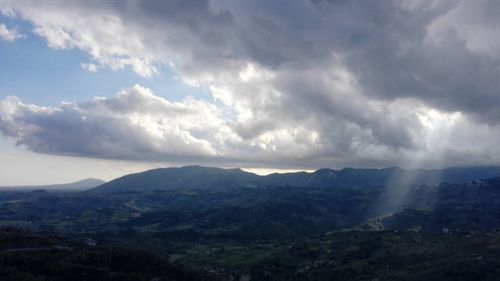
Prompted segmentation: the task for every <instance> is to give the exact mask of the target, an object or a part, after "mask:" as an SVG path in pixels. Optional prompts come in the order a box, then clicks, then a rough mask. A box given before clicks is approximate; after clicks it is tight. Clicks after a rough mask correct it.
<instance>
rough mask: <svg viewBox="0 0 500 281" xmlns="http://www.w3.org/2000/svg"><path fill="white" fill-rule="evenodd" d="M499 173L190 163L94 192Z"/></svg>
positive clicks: (393, 181) (498, 170)
mask: <svg viewBox="0 0 500 281" xmlns="http://www.w3.org/2000/svg"><path fill="white" fill-rule="evenodd" d="M497 176H500V167H471V168H447V169H440V170H428V169H401V168H385V169H353V168H346V169H342V170H333V169H319V170H317V171H315V172H312V173H307V172H296V173H285V174H278V173H275V174H270V175H267V176H259V175H256V174H253V173H249V172H245V171H243V170H241V169H221V168H213V167H201V166H188V167H180V168H161V169H154V170H149V171H145V172H142V173H137V174H130V175H126V176H123V177H120V178H118V179H115V180H112V181H110V182H108V183H105V184H103V185H100V186H98V187H97V188H94V189H92V190H91V191H92V192H116V191H150V190H173V189H221V188H222V189H224V188H241V187H263V186H295V187H355V186H358V187H363V186H387V185H401V184H404V185H414V184H426V185H435V184H439V183H441V182H456V183H463V182H467V181H471V180H477V179H484V178H492V177H497Z"/></svg>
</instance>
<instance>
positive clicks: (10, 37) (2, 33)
mask: <svg viewBox="0 0 500 281" xmlns="http://www.w3.org/2000/svg"><path fill="white" fill-rule="evenodd" d="M0 38H2V39H3V40H5V41H9V42H12V41H15V40H18V39H23V38H26V35H24V34H21V33H19V32H18V31H17V30H16V29H13V28H11V29H9V28H7V26H5V24H3V23H1V22H0Z"/></svg>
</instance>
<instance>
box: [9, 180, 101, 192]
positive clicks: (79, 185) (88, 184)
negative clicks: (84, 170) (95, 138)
mask: <svg viewBox="0 0 500 281" xmlns="http://www.w3.org/2000/svg"><path fill="white" fill-rule="evenodd" d="M104 183H106V182H105V181H103V180H100V179H96V178H86V179H82V180H79V181H75V182H69V183H59V184H47V185H19V186H0V190H39V189H43V190H58V191H83V190H88V189H92V188H95V187H98V186H100V185H102V184H104Z"/></svg>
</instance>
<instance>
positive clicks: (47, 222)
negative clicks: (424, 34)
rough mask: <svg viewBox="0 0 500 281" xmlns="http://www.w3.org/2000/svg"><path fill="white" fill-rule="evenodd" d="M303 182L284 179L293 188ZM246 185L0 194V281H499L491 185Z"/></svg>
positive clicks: (498, 221)
mask: <svg viewBox="0 0 500 281" xmlns="http://www.w3.org/2000/svg"><path fill="white" fill-rule="evenodd" d="M199 169H200V168H199V167H197V168H189V169H187V170H186V171H184V172H185V173H186V174H185V175H184V176H182V177H184V178H187V177H194V179H190V181H191V184H193V183H194V182H195V181H196V171H197V170H199ZM156 171H158V170H156ZM160 171H161V170H160ZM193 171H194V172H193ZM202 171H203V173H202V174H201V175H200V177H199V178H198V181H201V180H200V179H207V180H209V179H212V181H208V183H207V184H208V185H209V186H210V185H211V184H213V185H215V186H217V184H216V183H217V182H218V180H213V179H221V177H222V179H224V178H225V179H226V180H228V179H227V175H228V174H227V173H225V172H221V171H220V170H219V169H215V170H210V169H209V170H202ZM222 171H225V170H222ZM211 172H215V173H216V174H215V175H211V174H210V173H211ZM365 172H366V171H356V170H353V171H349V173H351V174H360V173H361V175H366V174H365ZM160 174H161V173H160ZM160 174H158V175H157V176H158V177H160V178H161V177H162V176H161V175H160ZM146 175H147V174H146ZM221 175H222V176H221ZM229 175H231V176H234V175H236V177H237V178H239V176H240V175H243V179H245V178H246V176H247V174H246V173H245V172H243V171H241V170H230V172H229ZM308 175H311V174H308ZM319 175H321V176H319ZM139 176H140V177H141V179H142V177H144V174H140V175H139ZM289 176H290V175H289ZM303 176H304V175H303V174H293V177H295V178H296V179H297V182H300V179H299V178H301V177H303ZM337 176H338V175H337ZM130 177H132V178H133V177H134V176H133V175H132V176H129V178H128V179H130ZM170 177H171V175H168V177H167V178H170ZM277 177H278V176H277ZM280 177H281V176H280ZM315 177H316V180H315V181H311V180H310V178H309V181H310V182H323V183H326V182H327V181H329V179H331V178H332V173H331V172H330V171H319V172H317V173H316V175H315ZM360 177H361V178H363V176H360ZM320 179H321V180H320ZM344 179H346V178H345V177H344ZM142 180H144V181H147V179H142ZM156 180H158V178H157V179H155V180H154V181H156ZM336 180H337V181H338V178H337V179H336ZM154 181H152V182H154ZM133 182H135V179H133V180H131V181H130V184H131V185H130V186H132V183H133ZM186 182H187V181H186ZM241 182H245V181H244V180H242V179H241V178H239V179H234V180H231V181H229V180H228V181H226V184H229V183H235V184H234V186H233V185H229V186H228V185H225V186H221V187H220V188H218V187H213V188H198V187H196V186H195V185H192V187H183V188H181V187H180V186H178V187H177V188H160V189H153V188H149V187H148V188H145V190H142V191H141V190H139V189H138V188H125V189H124V190H115V187H114V186H115V183H113V185H107V186H108V187H109V186H111V187H110V188H111V190H110V191H107V190H103V188H104V187H105V186H101V187H99V188H98V189H96V190H92V191H86V192H66V193H63V192H47V191H42V190H37V191H22V192H21V191H20V192H16V191H5V192H1V193H0V226H2V227H4V228H6V227H15V228H16V229H21V230H22V231H21V230H17V231H14V230H4V231H3V232H2V233H1V237H0V258H1V261H0V262H1V266H0V267H1V268H2V271H0V273H1V274H3V275H1V276H3V277H0V279H1V278H3V279H2V280H4V279H5V280H212V279H213V278H219V279H221V280H235V278H240V280H249V279H248V278H251V280H374V279H375V280H376V278H379V279H378V280H498V277H499V276H500V273H499V272H498V270H497V268H500V267H499V264H498V262H497V260H500V259H498V258H499V256H498V254H497V252H498V245H500V243H499V242H500V236H499V235H498V234H497V231H498V230H499V229H500V179H499V178H492V179H489V180H474V181H468V182H460V181H457V183H443V184H439V185H427V184H403V183H402V182H398V181H396V182H397V184H394V181H392V182H391V183H390V184H388V185H385V186H383V185H362V186H358V185H355V186H353V185H348V184H346V185H345V186H344V185H339V186H335V185H331V186H322V185H316V186H302V187H301V186H294V185H285V186H277V185H246V184H245V185H246V186H241V185H240V184H239V183H241ZM237 183H238V184H237ZM163 186H164V187H165V186H167V185H163ZM61 237H64V238H61ZM89 238H91V239H93V240H95V241H96V242H97V243H98V246H97V247H95V248H89V247H88V246H87V245H85V243H84V242H82V241H86V240H87V239H89ZM23 248H28V249H31V248H33V249H38V250H33V251H31V250H30V251H27V252H26V251H25V250H22V249H23ZM16 249H18V250H16ZM19 249H21V250H19ZM41 249H44V250H41ZM116 261H120V262H119V263H116ZM56 269H57V270H56ZM70 273H72V274H73V277H72V278H70V277H68V276H70ZM65 274H66V275H65ZM88 274H91V276H92V278H90V277H88V276H89V275H88ZM85 276H87V277H85ZM8 278H11V279H8ZM23 278H24V279H23ZM30 278H31V279H30ZM36 278H39V279H36ZM58 278H59V279H58ZM65 278H66V279H65ZM78 278H80V279H78ZM85 278H90V279H85ZM113 278H115V279H113ZM127 278H130V279H127ZM134 278H135V279H134ZM154 278H160V279H154ZM176 278H177V279H176ZM190 278H191V279H190ZM211 278H212V279H211ZM460 278H462V279H460ZM236 280H237V279H236Z"/></svg>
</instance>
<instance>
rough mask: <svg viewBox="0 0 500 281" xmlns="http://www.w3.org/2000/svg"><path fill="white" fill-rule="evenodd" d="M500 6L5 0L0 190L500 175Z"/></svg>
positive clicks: (0, 52)
mask: <svg viewBox="0 0 500 281" xmlns="http://www.w3.org/2000/svg"><path fill="white" fill-rule="evenodd" d="M496 12H500V5H498V4H497V2H496V1H446V0H445V1H437V0H423V1H392V0H389V1H370V2H369V3H364V2H358V1H333V0H325V1H321V0H320V1H317V0H314V1H312V0H311V1H307V0H304V1H291V2H290V1H281V0H280V1H272V2H269V1H251V2H248V3H247V2H234V1H226V0H197V1H187V2H186V1H177V0H176V1H157V0H152V1H125V2H121V1H103V2H100V1H90V2H89V1H69V2H64V1H36V2H35V1H10V0H5V1H1V3H0V171H1V172H0V185H25V184H51V183H55V182H70V181H74V180H78V179H82V178H87V177H95V178H102V179H105V180H110V179H112V178H116V177H118V176H121V175H124V174H128V173H133V172H138V171H144V170H147V169H152V168H156V167H168V166H184V165H194V164H201V165H204V166H218V167H241V168H244V169H251V170H254V171H258V172H259V173H268V172H272V171H294V170H304V169H305V170H315V169H318V168H322V167H330V168H335V169H339V168H343V167H367V168H383V167H391V166H401V167H421V168H427V167H429V168H441V167H454V166H495V165H500V148H499V147H498V145H497V143H498V139H500V126H499V124H500V114H499V113H498V108H499V106H500V93H499V92H498V89H500V79H498V75H500V68H498V65H499V64H500V55H499V52H498V51H499V50H500V43H499V42H500V41H499V40H496V38H499V36H500V34H498V29H497V26H498V25H500V20H499V19H498V17H497V13H496ZM299 19H300V20H299Z"/></svg>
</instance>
